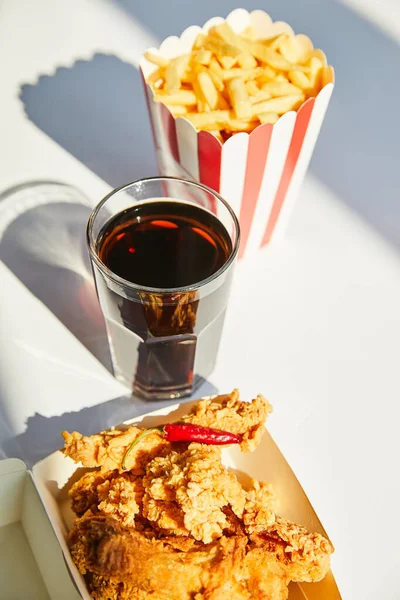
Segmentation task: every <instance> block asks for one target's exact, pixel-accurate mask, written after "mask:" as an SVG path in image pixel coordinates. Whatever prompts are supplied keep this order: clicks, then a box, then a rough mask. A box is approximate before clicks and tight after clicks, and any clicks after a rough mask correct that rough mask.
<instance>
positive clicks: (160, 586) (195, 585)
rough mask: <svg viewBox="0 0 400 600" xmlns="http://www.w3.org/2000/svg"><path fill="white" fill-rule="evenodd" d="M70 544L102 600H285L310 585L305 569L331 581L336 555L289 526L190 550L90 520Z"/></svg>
mask: <svg viewBox="0 0 400 600" xmlns="http://www.w3.org/2000/svg"><path fill="white" fill-rule="evenodd" d="M280 532H281V533H280ZM281 535H282V536H284V537H280V536H281ZM321 537H322V536H321ZM284 538H288V539H289V541H288V539H284ZM293 542H296V545H297V550H293V546H291V543H293ZM68 543H69V547H70V550H71V554H72V557H73V559H74V561H75V563H76V565H77V566H78V568H79V570H80V571H81V573H83V574H85V573H87V572H90V576H89V578H88V584H89V588H90V589H91V592H92V595H93V597H94V598H96V599H98V600H104V599H106V598H107V599H109V598H111V599H112V600H128V599H131V600H147V599H150V598H151V599H154V598H160V600H161V599H163V600H191V599H192V598H197V600H222V599H224V598H229V599H230V600H242V599H246V600H247V599H251V598H253V599H256V600H257V599H259V600H285V599H286V598H287V595H288V591H287V586H288V584H289V582H290V581H291V580H294V581H297V580H298V579H297V577H298V576H301V580H302V581H304V580H305V579H304V577H303V571H304V568H305V566H306V564H308V567H309V568H308V570H307V581H318V580H319V579H321V578H322V577H323V576H324V574H325V573H326V569H327V566H326V564H327V562H328V563H329V555H330V552H331V547H330V544H329V542H326V543H321V540H319V539H317V538H316V536H315V534H307V533H303V531H302V528H297V526H295V525H294V524H292V523H288V522H286V521H283V520H280V523H279V525H278V526H277V527H274V528H272V529H270V530H267V531H266V532H265V533H263V534H254V535H251V536H248V537H247V536H231V537H226V536H223V537H221V538H219V539H218V540H216V541H214V542H211V543H210V544H204V543H202V542H197V541H195V540H191V541H190V545H187V547H186V549H184V550H183V549H181V547H180V540H179V538H177V537H174V536H171V537H166V538H163V539H161V540H160V539H157V537H155V534H154V533H153V535H145V534H143V533H140V532H137V531H135V530H132V529H126V528H124V527H122V526H121V525H120V524H119V523H118V521H117V520H115V519H112V518H109V517H103V516H93V515H88V516H84V517H83V518H81V519H79V520H77V521H76V523H75V526H74V528H73V530H72V531H71V533H70V535H69V539H68ZM293 553H296V555H295V556H293Z"/></svg>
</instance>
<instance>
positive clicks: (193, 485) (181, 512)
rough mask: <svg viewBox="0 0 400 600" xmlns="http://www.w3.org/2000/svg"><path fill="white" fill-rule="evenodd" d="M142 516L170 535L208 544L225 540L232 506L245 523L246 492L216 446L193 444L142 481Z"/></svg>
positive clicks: (157, 461)
mask: <svg viewBox="0 0 400 600" xmlns="http://www.w3.org/2000/svg"><path fill="white" fill-rule="evenodd" d="M143 486H144V489H145V494H144V496H143V515H144V516H145V517H146V518H147V519H149V521H152V522H153V523H155V524H156V525H157V526H158V527H160V528H161V529H166V530H168V529H169V530H174V531H171V532H170V533H174V534H179V535H188V534H191V535H192V536H193V537H194V538H195V539H196V540H200V541H202V542H204V543H206V544H208V543H209V542H211V541H213V540H215V539H217V538H219V537H221V536H222V532H223V530H224V528H226V527H227V525H228V521H227V518H226V515H225V513H224V511H223V508H224V507H226V506H229V507H230V508H231V509H232V511H233V513H234V514H235V515H236V516H238V517H241V516H242V514H243V510H244V505H245V501H246V495H245V492H244V490H243V488H242V486H241V485H240V483H239V482H238V480H237V479H236V477H235V475H234V474H233V473H231V472H230V471H228V469H227V468H226V467H224V465H223V464H222V462H221V451H220V449H219V447H217V446H206V445H204V444H196V443H192V444H190V445H189V447H188V449H187V450H186V451H184V452H180V453H179V452H176V451H171V452H170V453H168V454H167V455H166V456H164V457H161V456H158V457H156V458H154V459H153V460H152V461H151V462H150V463H149V464H148V466H147V468H146V475H145V476H144V478H143Z"/></svg>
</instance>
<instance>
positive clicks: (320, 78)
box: [145, 21, 334, 143]
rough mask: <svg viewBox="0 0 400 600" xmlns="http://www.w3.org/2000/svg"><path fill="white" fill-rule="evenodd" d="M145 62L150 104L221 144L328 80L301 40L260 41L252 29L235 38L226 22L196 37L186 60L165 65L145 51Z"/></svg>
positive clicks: (319, 59) (320, 56)
mask: <svg viewBox="0 0 400 600" xmlns="http://www.w3.org/2000/svg"><path fill="white" fill-rule="evenodd" d="M145 58H146V59H147V60H148V61H149V62H151V63H152V64H153V65H154V69H153V71H152V72H151V73H150V75H149V76H148V77H147V83H148V84H149V85H150V86H151V87H152V89H153V91H154V99H155V100H156V101H157V102H162V103H163V104H165V105H166V106H167V107H168V108H169V110H170V112H171V114H172V115H173V116H174V117H175V118H178V117H184V118H185V119H187V120H189V121H190V122H191V123H192V124H193V126H194V127H195V128H196V129H197V130H206V131H209V132H210V133H212V134H213V135H214V136H215V137H216V138H217V139H218V140H220V142H221V143H223V141H225V140H226V139H227V138H229V137H230V136H231V135H234V134H235V133H238V132H241V131H242V132H248V133H250V132H251V131H253V129H255V128H256V127H257V126H258V125H260V124H265V123H269V124H273V123H275V122H276V121H277V120H278V118H279V117H280V116H281V115H283V114H285V113H286V112H288V111H291V110H298V109H299V107H300V106H301V105H302V103H303V102H304V101H305V100H306V99H307V98H310V97H315V96H316V95H317V94H318V93H319V91H320V90H321V89H322V87H324V86H325V85H326V84H327V83H329V82H332V81H333V79H334V71H333V68H332V67H331V66H329V65H328V63H327V60H326V56H325V54H324V53H323V52H322V50H319V49H314V47H313V44H312V42H311V40H310V39H309V38H308V37H307V36H305V35H291V34H288V33H280V34H278V35H274V36H273V37H270V38H267V39H260V38H259V37H257V35H256V32H255V30H254V29H253V28H252V27H247V28H246V29H245V30H244V31H243V32H242V33H240V34H238V33H236V32H235V31H234V30H233V29H232V27H231V26H230V25H229V23H228V22H227V21H224V22H223V23H220V24H218V25H215V26H213V27H211V28H210V30H209V31H208V32H207V33H203V32H201V33H199V34H198V35H197V37H196V39H195V41H194V44H193V49H192V51H191V52H190V53H189V54H185V55H182V56H177V57H175V58H172V59H166V58H165V57H163V56H161V55H160V54H159V53H158V52H157V51H155V50H148V51H147V52H146V53H145Z"/></svg>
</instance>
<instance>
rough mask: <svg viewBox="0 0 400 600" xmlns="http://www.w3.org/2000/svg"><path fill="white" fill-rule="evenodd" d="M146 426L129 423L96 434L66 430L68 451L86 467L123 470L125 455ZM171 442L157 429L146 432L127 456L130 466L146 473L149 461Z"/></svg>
mask: <svg viewBox="0 0 400 600" xmlns="http://www.w3.org/2000/svg"><path fill="white" fill-rule="evenodd" d="M142 431H143V429H139V428H138V427H128V429H125V430H120V429H111V430H109V431H102V432H101V433H97V434H95V435H82V434H80V433H78V432H77V431H74V432H73V433H68V431H63V433H62V435H63V438H64V440H65V447H64V454H66V455H67V456H69V457H70V458H72V460H74V461H75V462H76V463H79V462H80V463H82V465H83V466H84V467H101V470H102V471H113V470H114V469H118V471H120V472H123V471H122V468H121V463H122V459H123V457H124V454H125V452H126V450H127V448H128V447H129V445H130V444H131V443H132V442H133V440H135V439H136V438H137V437H138V435H140V433H142ZM170 447H171V444H170V443H169V442H167V441H166V440H165V439H164V438H163V437H162V435H161V433H159V432H157V431H153V432H151V433H149V434H148V435H146V436H145V437H144V438H143V439H142V440H141V441H140V443H139V444H137V446H135V447H134V448H133V449H132V452H131V453H130V454H129V456H128V458H127V461H126V462H127V469H128V470H129V471H131V472H132V473H134V474H135V475H143V473H144V472H145V468H146V464H147V463H148V462H149V461H150V460H151V459H152V458H154V457H155V456H159V455H162V453H163V451H164V450H166V451H168V450H169V448H170Z"/></svg>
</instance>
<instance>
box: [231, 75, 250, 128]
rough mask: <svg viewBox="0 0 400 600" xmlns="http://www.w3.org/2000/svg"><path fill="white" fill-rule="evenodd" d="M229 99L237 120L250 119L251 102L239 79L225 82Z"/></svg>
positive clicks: (242, 82)
mask: <svg viewBox="0 0 400 600" xmlns="http://www.w3.org/2000/svg"><path fill="white" fill-rule="evenodd" d="M226 85H227V88H228V92H229V97H230V100H231V103H232V106H233V109H234V111H235V114H236V117H237V118H238V119H249V118H250V117H251V102H250V99H249V95H248V93H247V90H246V86H245V85H244V80H243V79H242V78H241V77H236V78H234V79H230V80H229V81H228V82H227V84H226Z"/></svg>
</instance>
